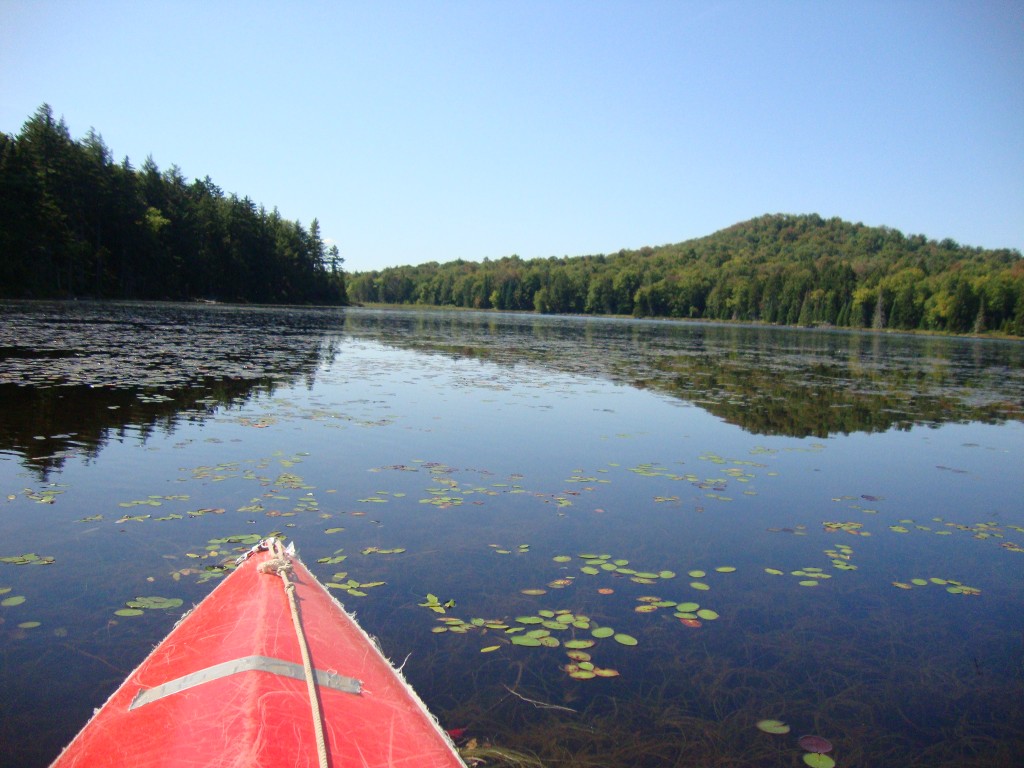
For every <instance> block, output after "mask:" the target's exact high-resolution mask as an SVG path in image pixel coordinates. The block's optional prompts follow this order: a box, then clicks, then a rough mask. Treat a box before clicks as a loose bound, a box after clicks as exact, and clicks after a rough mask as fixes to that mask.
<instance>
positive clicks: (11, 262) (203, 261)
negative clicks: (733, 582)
mask: <svg viewBox="0 0 1024 768" xmlns="http://www.w3.org/2000/svg"><path fill="white" fill-rule="evenodd" d="M342 261H343V259H341V258H340V257H339V254H338V248H337V246H333V245H332V246H330V247H327V246H326V244H325V243H324V241H323V238H322V236H321V233H320V224H319V222H318V221H317V220H316V219H313V220H312V221H311V222H310V224H309V227H308V228H307V227H304V226H303V225H302V224H301V223H299V222H298V221H288V220H286V219H284V218H283V217H282V216H281V214H280V213H279V212H278V211H277V209H276V208H275V209H274V210H272V211H267V210H266V209H265V208H264V207H263V206H257V205H256V204H255V203H254V202H253V201H252V200H251V199H249V198H248V197H241V198H240V197H238V196H237V195H234V194H225V193H224V191H223V190H222V189H221V188H220V187H218V186H217V185H216V184H215V183H214V182H213V181H212V180H211V179H210V177H209V176H207V177H205V178H203V179H196V180H194V181H192V182H191V183H189V182H188V181H187V180H186V179H185V177H184V175H183V174H182V172H181V169H180V168H178V166H176V165H172V166H171V167H170V168H168V169H166V170H164V171H162V172H161V171H160V169H159V168H158V167H157V165H156V163H155V162H154V161H153V159H152V157H149V158H147V159H146V161H145V162H144V163H143V164H142V166H141V168H139V169H135V168H134V167H133V166H132V164H131V162H130V161H129V160H128V158H127V157H126V158H125V159H124V160H123V161H122V162H120V163H116V162H114V160H113V157H112V153H111V151H110V149H109V148H108V147H107V146H106V145H105V144H104V142H103V138H102V137H101V136H100V134H98V133H97V132H96V131H95V130H93V129H90V130H89V132H88V133H87V134H86V136H85V137H84V138H83V139H81V140H78V141H75V140H72V138H71V135H70V132H69V130H68V127H67V125H66V124H65V122H64V120H63V119H56V118H55V117H54V113H53V110H52V109H51V107H50V106H49V105H47V104H43V105H42V106H41V107H39V109H38V110H37V111H36V112H35V114H34V115H32V117H30V118H29V119H28V120H27V121H26V122H25V124H24V125H23V126H22V129H21V132H20V133H19V134H18V135H17V136H11V135H8V134H5V133H0V296H2V297H6V298H36V299H43V298H79V297H89V298H107V299H141V300H163V299H169V300H190V299H211V300H220V301H239V302H259V303H272V304H273V303H295V304H310V303H317V304H344V303H346V294H345V276H344V273H343V272H342V270H341V264H342Z"/></svg>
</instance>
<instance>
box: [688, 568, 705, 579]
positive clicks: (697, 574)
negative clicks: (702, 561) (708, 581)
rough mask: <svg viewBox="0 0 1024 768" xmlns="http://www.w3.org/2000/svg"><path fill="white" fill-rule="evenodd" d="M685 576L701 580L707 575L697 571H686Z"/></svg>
mask: <svg viewBox="0 0 1024 768" xmlns="http://www.w3.org/2000/svg"><path fill="white" fill-rule="evenodd" d="M686 575H687V576H689V577H690V578H691V579H703V578H704V577H705V576H707V573H706V572H704V571H701V570H699V569H698V570H693V571H687V572H686Z"/></svg>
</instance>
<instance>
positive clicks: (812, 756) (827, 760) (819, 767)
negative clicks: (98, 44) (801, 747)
mask: <svg viewBox="0 0 1024 768" xmlns="http://www.w3.org/2000/svg"><path fill="white" fill-rule="evenodd" d="M804 762H805V763H806V764H807V765H809V766H810V767H811V768H832V767H833V766H834V765H835V764H836V761H835V760H833V759H832V758H831V757H829V756H828V755H822V754H820V753H818V752H808V753H807V754H806V755H804Z"/></svg>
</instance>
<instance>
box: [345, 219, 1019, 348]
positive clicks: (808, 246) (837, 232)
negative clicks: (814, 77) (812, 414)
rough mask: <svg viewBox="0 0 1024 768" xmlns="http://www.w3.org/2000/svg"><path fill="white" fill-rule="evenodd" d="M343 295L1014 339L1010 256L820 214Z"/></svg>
mask: <svg viewBox="0 0 1024 768" xmlns="http://www.w3.org/2000/svg"><path fill="white" fill-rule="evenodd" d="M348 290H349V297H350V299H351V300H352V301H354V302H359V303H373V302H382V303H391V304H424V305H436V306H455V307H472V308H478V309H501V310H525V311H533V312H542V313H584V314H598V315H604V314H607V315H632V316H635V317H672V318H703V319H709V320H740V321H755V322H766V323H777V324H785V325H804V326H837V327H849V328H875V329H898V330H931V331H938V332H945V333H983V332H990V331H995V332H1000V333H1003V334H1009V335H1015V336H1024V261H1022V259H1021V254H1020V252H1019V251H1016V250H1010V249H998V250H991V249H981V248H972V247H967V246H963V245H960V244H958V243H956V242H954V241H953V240H949V239H946V240H942V241H941V242H936V241H934V240H929V239H927V238H926V237H924V236H923V235H904V234H902V233H901V232H899V231H898V230H895V229H891V228H888V227H868V226H865V225H863V224H859V223H858V224H853V223H850V222H847V221H844V220H842V219H839V218H831V219H824V218H822V217H821V216H818V215H816V214H810V215H787V214H774V215H765V216H761V217H759V218H755V219H752V220H750V221H746V222H742V223H739V224H736V225H734V226H732V227H729V228H727V229H724V230H721V231H719V232H716V233H714V234H712V235H709V236H707V237H702V238H699V239H695V240H690V241H687V242H683V243H678V244H673V245H665V246H660V247H656V248H651V247H645V248H640V249H638V250H621V251H619V252H618V253H614V254H611V255H603V254H602V255H594V256H579V257H571V258H568V257H564V258H555V257H552V258H547V259H529V260H524V259H521V258H519V257H518V256H508V257H505V258H501V259H497V260H489V259H484V260H483V262H480V263H477V262H469V261H463V260H459V261H452V262H448V263H445V264H439V263H437V262H430V263H427V264H422V265H419V266H403V267H394V268H388V269H383V270H379V271H371V272H361V273H353V274H351V275H350V276H349V282H348Z"/></svg>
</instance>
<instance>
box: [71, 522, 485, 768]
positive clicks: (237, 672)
mask: <svg viewBox="0 0 1024 768" xmlns="http://www.w3.org/2000/svg"><path fill="white" fill-rule="evenodd" d="M239 561H240V562H239V565H238V567H237V568H235V570H233V571H232V572H231V573H230V574H229V575H228V576H227V577H226V578H225V579H224V580H223V581H222V582H221V583H220V584H218V585H217V587H216V588H215V589H214V590H213V591H212V592H211V593H210V594H209V595H208V596H207V597H206V598H205V599H204V600H203V601H202V602H200V603H199V605H198V606H196V607H195V608H194V609H193V610H192V611H191V612H190V613H188V614H186V615H185V617H184V618H183V619H182V620H181V621H180V622H179V623H178V624H177V625H176V626H175V627H174V629H173V630H172V631H171V633H170V634H169V635H168V636H167V637H166V638H165V639H164V640H163V641H162V642H161V643H160V644H159V645H157V647H156V648H155V649H154V650H153V652H152V653H151V654H150V655H149V656H148V657H147V658H146V659H145V660H144V661H143V662H142V664H141V665H139V667H138V668H137V669H136V670H135V671H134V672H132V673H131V675H129V676H128V678H127V679H126V680H125V681H124V683H122V685H121V686H120V687H119V688H118V689H117V690H116V691H115V692H114V694H113V695H112V696H111V697H110V698H109V699H108V700H107V702H106V703H105V704H104V705H103V706H102V707H101V708H100V709H99V710H97V711H96V713H95V715H94V716H93V717H92V719H91V720H89V722H88V723H87V724H86V726H85V727H84V728H83V729H82V731H81V732H80V733H79V734H78V735H77V736H76V737H75V738H74V740H72V742H71V743H70V744H69V745H68V746H67V747H66V748H65V749H64V751H63V752H62V753H61V754H60V756H59V757H58V758H57V760H56V761H55V762H54V763H53V766H54V768H70V767H71V766H89V768H103V766H133V768H155V767H156V766H172V765H173V766H217V767H218V768H228V766H231V767H232V768H243V766H244V768H253V767H254V766H264V767H265V768H275V767H276V766H289V768H291V766H301V767H303V768H306V767H308V768H318V767H319V768H323V767H324V766H332V767H333V768H356V767H357V766H358V768H376V767H378V766H379V767H380V768H383V767H384V766H395V767H407V768H449V767H455V766H458V767H460V768H465V764H464V763H463V762H462V760H461V759H460V758H459V756H458V753H457V752H456V750H455V747H454V745H453V744H452V742H451V740H450V739H449V738H448V735H447V734H446V733H445V732H444V731H443V730H442V729H441V727H440V726H439V725H438V723H437V721H436V720H435V719H434V718H433V717H432V716H431V714H430V713H429V712H428V711H427V708H426V706H425V705H424V704H423V702H422V701H421V700H420V698H419V696H417V695H416V693H415V692H414V691H413V689H412V688H411V687H410V686H409V684H408V683H407V682H406V681H405V679H404V678H403V677H402V675H401V673H400V672H399V671H398V670H396V669H395V668H394V667H393V666H392V665H391V663H390V662H389V661H388V660H387V659H386V658H385V657H384V655H383V654H382V653H381V650H380V648H379V647H378V646H377V644H376V643H375V642H374V640H373V639H371V638H370V636H369V635H367V634H366V632H365V631H364V630H363V629H362V628H361V627H360V626H359V625H358V624H357V623H356V621H355V619H354V618H353V617H352V616H351V615H350V614H349V613H348V612H347V611H346V610H345V609H344V608H343V607H342V605H341V604H340V603H339V602H338V601H337V600H335V599H334V597H332V596H331V595H330V593H328V591H327V590H326V589H325V588H324V587H323V585H321V584H320V582H318V581H317V580H316V578H315V577H314V576H313V574H311V573H310V572H309V570H308V569H307V568H306V567H305V566H304V565H303V564H302V562H301V561H300V560H299V559H298V557H296V556H295V554H294V552H293V551H292V550H291V549H290V548H289V549H288V550H286V549H285V548H284V546H283V545H282V543H281V542H280V541H279V540H278V539H265V540H264V541H261V542H260V543H259V544H258V545H256V546H255V547H253V549H252V550H251V551H250V552H249V553H248V554H247V555H244V556H243V557H241V558H239Z"/></svg>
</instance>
